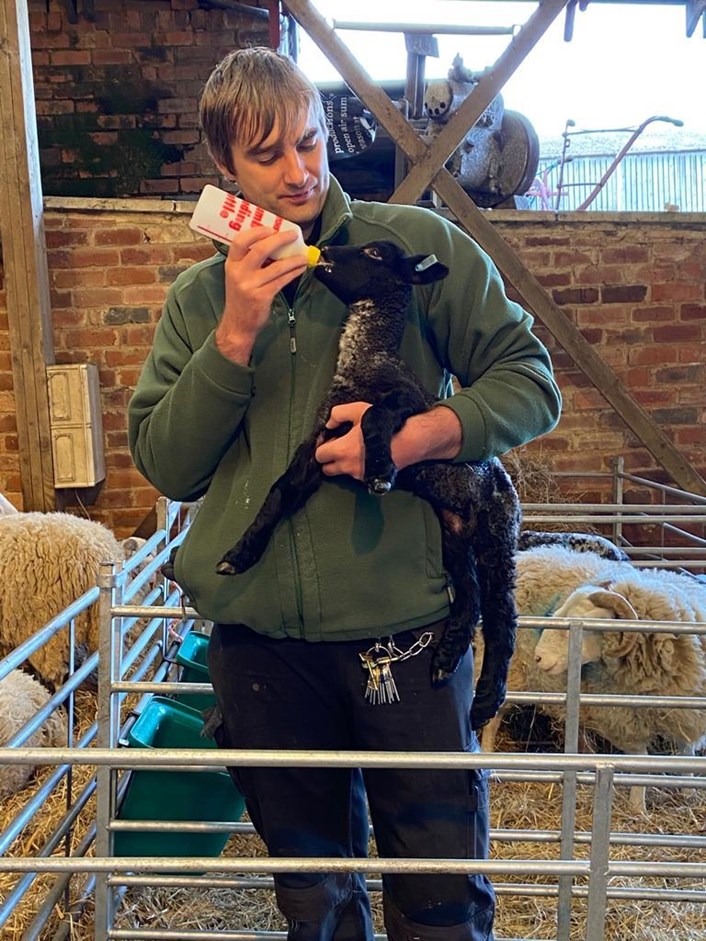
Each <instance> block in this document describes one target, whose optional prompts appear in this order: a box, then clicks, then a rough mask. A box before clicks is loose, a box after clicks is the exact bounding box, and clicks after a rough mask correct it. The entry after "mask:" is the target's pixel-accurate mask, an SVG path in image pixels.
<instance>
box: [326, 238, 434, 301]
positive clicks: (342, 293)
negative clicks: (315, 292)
mask: <svg viewBox="0 0 706 941" xmlns="http://www.w3.org/2000/svg"><path fill="white" fill-rule="evenodd" d="M448 273H449V269H448V268H447V267H446V265H442V264H441V262H439V261H437V260H436V258H435V257H434V256H433V255H405V254H404V253H403V251H402V249H401V248H400V247H399V246H398V245H396V244H395V243H394V242H368V244H367V245H329V246H327V247H326V248H324V249H323V251H322V252H321V258H320V259H319V263H318V264H317V266H316V267H315V269H314V275H315V276H316V277H317V278H318V279H319V281H321V282H322V284H325V285H326V287H327V288H329V290H331V291H333V293H334V294H335V295H336V297H338V298H339V299H340V300H342V301H343V302H344V304H354V303H355V302H356V301H362V300H371V301H373V303H380V302H382V301H384V300H385V298H387V297H389V296H390V295H391V294H392V293H394V292H395V291H397V290H398V289H400V288H404V289H407V287H408V285H412V284H431V283H432V282H433V281H440V280H441V279H442V278H445V277H446V275H447V274H448Z"/></svg>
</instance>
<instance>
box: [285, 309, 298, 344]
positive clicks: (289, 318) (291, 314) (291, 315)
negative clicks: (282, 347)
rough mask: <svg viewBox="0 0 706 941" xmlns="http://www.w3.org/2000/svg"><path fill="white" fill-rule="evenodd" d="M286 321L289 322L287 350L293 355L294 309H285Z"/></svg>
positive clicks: (294, 342)
mask: <svg viewBox="0 0 706 941" xmlns="http://www.w3.org/2000/svg"><path fill="white" fill-rule="evenodd" d="M287 323H288V324H289V352H290V353H292V355H294V353H296V352H297V337H296V327H297V318H296V317H295V316H294V311H293V310H292V308H291V307H290V308H289V310H288V311H287Z"/></svg>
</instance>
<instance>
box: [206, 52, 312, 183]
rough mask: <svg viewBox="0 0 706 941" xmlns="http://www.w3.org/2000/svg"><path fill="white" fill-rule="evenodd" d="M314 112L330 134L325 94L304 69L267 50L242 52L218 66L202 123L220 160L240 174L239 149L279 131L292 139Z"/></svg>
mask: <svg viewBox="0 0 706 941" xmlns="http://www.w3.org/2000/svg"><path fill="white" fill-rule="evenodd" d="M305 109H308V111H309V114H310V116H311V120H312V122H313V123H314V124H318V125H320V127H321V129H322V131H323V132H324V134H325V133H326V117H325V115H324V109H323V104H322V102H321V95H320V94H319V92H318V89H317V88H316V86H315V85H313V84H312V82H310V81H309V79H308V78H307V77H306V76H305V75H304V74H303V72H302V71H301V70H300V69H299V68H298V66H297V65H296V64H295V63H294V62H292V61H291V59H287V58H286V57H285V56H282V55H280V54H279V53H277V52H274V51H273V50H272V49H268V48H267V47H265V46H255V47H251V48H248V49H237V50H236V51H235V52H230V53H228V55H227V56H226V57H225V58H224V59H222V60H221V61H220V62H219V63H218V65H217V66H216V67H215V69H214V70H213V72H212V73H211V75H210V76H209V78H208V81H207V82H206V85H205V87H204V90H203V94H202V96H201V102H200V105H199V118H200V120H201V127H202V129H203V132H204V136H205V138H206V143H207V145H208V149H209V151H210V153H211V156H212V157H213V159H214V161H215V162H216V163H217V164H219V165H220V166H222V167H225V168H226V169H227V170H228V171H229V172H230V173H233V174H234V173H235V168H234V167H233V157H232V154H231V147H232V145H233V144H244V145H246V146H249V145H257V144H260V143H262V141H264V140H265V139H266V138H267V137H268V136H269V135H270V134H271V133H272V131H273V129H274V128H275V127H277V128H279V129H280V131H281V133H283V134H286V133H288V132H289V131H291V130H292V128H293V127H294V125H295V124H296V122H298V121H299V120H300V119H301V115H302V111H303V110H305Z"/></svg>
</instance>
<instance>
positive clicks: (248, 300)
mask: <svg viewBox="0 0 706 941" xmlns="http://www.w3.org/2000/svg"><path fill="white" fill-rule="evenodd" d="M295 239H296V232H292V231H291V230H290V231H285V232H274V231H273V230H272V229H268V228H266V227H265V226H257V227H255V228H253V229H248V230H247V231H245V232H239V233H238V234H237V235H236V236H235V237H234V238H233V241H232V242H231V244H230V247H229V249H228V257H227V258H226V263H225V306H224V309H223V317H222V318H221V321H220V323H219V324H218V327H217V328H216V334H215V336H216V346H217V347H218V349H219V350H220V351H221V353H222V354H223V355H224V356H225V357H226V358H227V359H230V360H233V362H235V363H241V364H242V365H247V363H248V361H249V359H250V354H251V352H252V348H253V345H254V343H255V339H256V338H257V335H258V333H259V332H260V331H261V330H262V328H263V327H264V326H265V324H266V323H267V321H268V320H269V318H270V310H271V307H272V301H273V300H274V298H275V295H276V294H277V293H278V292H279V291H281V290H282V288H283V287H284V286H285V285H286V284H289V282H290V281H292V280H294V278H296V277H298V276H299V275H301V274H302V273H303V272H304V270H305V269H306V256H305V255H292V256H291V257H289V258H280V259H278V260H277V261H272V260H271V257H270V256H271V254H272V252H276V251H277V249H278V248H282V247H283V246H284V245H288V244H289V243H290V242H293V241H295Z"/></svg>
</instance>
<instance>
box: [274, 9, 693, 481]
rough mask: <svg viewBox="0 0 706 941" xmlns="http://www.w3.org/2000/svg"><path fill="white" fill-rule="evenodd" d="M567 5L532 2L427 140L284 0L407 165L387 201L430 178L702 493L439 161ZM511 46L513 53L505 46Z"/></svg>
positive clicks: (673, 467)
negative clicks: (502, 45)
mask: <svg viewBox="0 0 706 941" xmlns="http://www.w3.org/2000/svg"><path fill="white" fill-rule="evenodd" d="M566 3H567V0H543V2H542V3H540V4H539V5H538V7H537V9H536V11H535V13H534V14H533V15H532V16H531V17H530V19H529V20H528V21H527V23H526V24H525V25H524V26H523V27H522V29H521V30H520V31H519V33H518V34H517V35H516V36H515V37H513V40H512V42H511V43H510V46H509V47H508V50H507V51H506V53H504V54H503V55H502V56H501V57H500V59H498V62H497V63H496V65H495V66H494V67H493V68H492V69H491V70H490V71H489V72H487V73H486V74H485V75H484V76H483V78H481V80H480V82H479V83H478V85H477V86H476V87H475V88H474V89H473V91H472V92H471V94H470V95H469V96H468V98H467V99H466V100H465V101H464V102H463V104H462V105H461V106H460V107H459V109H458V111H457V112H456V113H455V115H454V116H453V117H452V118H451V119H450V120H449V122H448V124H447V126H446V127H445V129H444V131H443V132H442V133H441V134H439V136H438V137H437V138H436V139H435V141H434V143H433V144H432V145H431V146H429V145H427V144H426V143H425V142H424V141H423V140H422V139H421V138H420V137H419V135H418V134H417V132H416V131H415V130H414V128H413V127H412V126H411V124H410V123H409V122H408V121H407V120H406V119H405V118H404V117H403V116H402V114H400V112H399V111H398V110H397V109H396V108H395V106H394V105H393V103H392V102H391V101H390V99H389V98H388V96H387V95H386V94H385V92H384V91H382V89H381V88H379V86H378V85H376V84H375V83H374V82H373V81H372V79H371V78H370V76H369V75H368V74H367V72H365V70H364V69H363V68H362V67H361V66H360V65H359V63H358V62H357V61H356V60H355V58H354V57H353V55H352V54H351V52H350V51H349V49H348V48H347V47H346V45H345V44H344V43H343V42H342V41H341V40H340V39H339V37H338V36H337V35H336V33H335V32H334V30H332V29H331V27H330V26H329V25H328V23H327V22H326V20H325V19H324V18H323V17H322V16H321V14H320V13H319V12H318V11H317V10H316V9H315V8H314V7H313V6H312V4H311V3H310V2H309V0H287V4H286V5H287V8H288V10H289V12H290V13H291V14H292V16H293V17H294V18H295V20H296V21H297V22H298V23H299V24H300V25H301V26H302V27H303V28H304V29H305V30H306V31H307V33H308V34H309V36H310V37H311V38H312V40H313V41H314V42H315V43H316V44H317V46H318V47H319V48H320V49H321V50H322V52H324V53H325V54H326V55H327V56H328V58H329V60H330V61H331V62H332V63H333V65H335V66H336V68H337V69H338V71H339V72H340V74H341V76H342V77H343V79H344V80H345V81H346V82H347V84H348V85H349V86H350V87H351V89H352V90H353V91H354V92H355V94H356V95H357V96H358V97H359V98H360V99H361V100H362V101H363V102H364V104H365V105H366V107H368V108H369V109H370V111H371V112H372V113H373V114H374V115H375V117H376V119H377V120H378V121H379V123H380V124H381V125H382V127H383V128H384V129H385V131H387V133H388V134H389V135H390V137H391V138H392V139H393V140H394V141H395V142H396V143H397V145H398V146H399V147H400V148H401V149H402V151H403V152H404V153H405V155H406V156H407V158H408V159H409V161H410V163H411V164H412V165H413V169H412V170H411V171H410V173H409V175H408V176H407V178H406V179H405V180H404V181H403V183H402V184H401V185H400V186H399V187H398V189H397V190H396V192H395V193H394V194H393V196H392V201H393V202H398V203H402V202H404V203H408V202H414V201H416V199H417V198H418V197H419V196H420V195H421V194H422V192H423V191H424V190H425V189H426V187H427V186H428V185H429V184H431V186H432V188H433V189H434V190H435V192H436V193H437V194H438V195H439V196H440V197H441V199H443V200H444V202H445V203H446V205H447V206H448V207H449V209H451V211H452V212H454V213H455V215H456V217H457V218H458V220H459V222H460V223H461V224H462V225H463V226H464V227H465V228H466V229H467V230H468V232H469V233H470V234H471V235H472V236H473V237H474V238H475V239H476V241H477V242H478V243H479V244H480V245H481V246H482V247H483V248H484V249H485V250H486V251H487V252H488V254H489V255H490V256H491V257H492V258H493V260H494V261H495V263H496V264H497V266H498V268H499V269H500V271H501V272H502V274H503V275H504V276H505V277H506V278H507V280H508V281H509V282H510V283H511V284H512V285H513V287H514V289H515V290H516V291H517V292H518V294H519V295H520V297H521V298H522V300H523V302H524V303H525V304H526V306H527V307H528V308H529V309H530V310H531V311H532V312H533V313H534V314H535V315H536V316H537V317H538V318H539V319H540V320H541V321H542V322H543V323H544V324H545V326H546V327H547V329H548V330H549V331H550V332H551V333H552V335H553V336H554V337H555V338H556V339H557V341H558V342H559V343H560V344H561V346H562V347H563V348H564V349H565V350H566V352H567V353H568V354H569V355H570V356H571V358H572V359H573V360H574V362H575V363H576V365H577V366H578V367H579V369H581V370H582V371H583V372H584V373H585V375H586V376H587V377H588V378H589V379H590V380H591V382H592V383H593V384H594V385H595V386H596V388H597V389H598V390H599V391H600V392H601V394H602V395H603V396H604V397H605V398H606V400H607V401H608V402H609V403H610V404H611V405H612V406H613V408H614V409H615V410H616V412H617V413H618V415H620V417H621V418H622V419H623V421H624V422H625V423H626V424H627V426H628V427H629V428H630V429H631V430H632V431H633V432H634V434H635V435H636V436H637V437H638V438H639V439H640V441H641V442H642V443H643V445H644V446H645V447H646V448H647V449H648V450H649V451H650V453H651V454H652V455H653V456H654V457H655V459H656V460H657V461H658V462H659V463H660V464H661V465H662V467H664V469H665V470H666V471H667V472H668V473H669V474H670V475H671V477H672V479H673V480H674V481H675V482H676V483H677V484H678V485H679V486H680V487H681V488H683V489H684V490H688V491H691V492H693V493H698V494H700V495H706V481H704V479H703V478H702V477H701V476H700V475H699V474H698V473H697V472H696V470H695V469H694V467H693V466H692V465H691V463H690V462H689V461H688V459H687V458H686V457H685V456H684V455H683V454H682V453H681V451H679V449H678V448H676V447H675V446H674V444H673V443H672V441H671V440H670V439H669V438H668V437H667V435H665V433H664V432H663V431H662V429H661V428H660V427H659V426H658V425H657V424H656V422H654V421H653V420H652V419H651V418H650V416H649V415H648V414H647V412H645V410H644V409H643V408H642V407H641V406H640V405H639V404H638V403H637V402H636V401H635V399H634V398H633V397H632V396H631V395H630V393H629V392H628V390H627V388H626V386H625V385H624V384H623V383H622V382H621V380H620V379H619V378H618V376H617V375H616V374H615V372H614V371H613V370H612V369H611V368H610V367H609V366H608V364H607V363H606V362H605V361H604V360H603V359H602V358H601V357H600V356H599V355H598V354H597V353H596V352H595V350H594V349H593V347H592V346H591V345H590V343H588V341H587V340H586V339H585V338H584V336H583V335H582V333H581V332H580V331H579V330H578V329H577V328H576V327H574V325H573V324H571V323H570V322H569V321H568V320H567V318H566V315H565V313H564V311H563V310H562V309H561V308H560V307H559V306H558V304H556V303H555V301H554V300H553V298H551V297H550V295H549V294H547V292H546V291H545V290H544V288H543V287H542V286H541V284H540V283H539V282H538V281H537V279H536V278H535V277H534V276H533V275H532V273H531V272H530V271H529V269H528V268H526V267H525V265H524V264H523V263H522V262H521V261H520V259H519V258H518V257H517V255H516V253H515V252H514V251H513V250H512V248H511V247H510V246H509V245H508V244H507V242H506V241H505V240H504V239H503V238H502V236H501V235H499V234H498V232H497V231H496V230H495V229H494V227H493V226H492V225H491V223H490V222H488V221H487V219H486V218H485V217H484V215H483V213H482V212H481V211H480V210H479V209H478V208H477V207H476V205H475V204H474V203H473V201H472V200H471V198H470V197H469V196H468V194H467V193H466V192H465V191H464V190H463V189H462V188H461V186H460V185H459V184H458V183H457V181H456V180H454V178H453V177H452V176H451V174H450V173H449V172H448V170H446V168H445V167H444V163H445V161H446V159H447V158H448V156H449V154H450V153H452V151H453V150H454V149H455V147H456V146H457V145H458V143H460V141H461V140H462V138H463V136H464V135H465V133H466V132H467V130H468V128H469V127H471V126H472V124H473V123H475V121H476V120H477V119H478V117H480V115H481V114H482V113H483V111H484V110H485V108H486V107H487V106H488V105H489V104H490V101H491V100H492V98H493V97H494V96H495V95H496V94H497V92H498V91H499V90H500V88H501V87H502V86H503V85H504V83H505V82H506V81H507V79H508V78H509V77H510V75H512V73H513V72H514V71H515V69H516V68H517V66H518V65H519V64H520V62H521V61H522V60H523V59H524V57H525V56H526V55H527V54H528V53H529V51H530V50H531V49H532V48H533V46H534V45H535V44H536V42H537V41H538V40H539V39H540V38H541V36H542V35H543V34H544V32H546V30H547V29H548V27H549V26H550V25H551V23H552V22H553V20H554V19H555V18H556V17H557V16H558V15H559V13H561V11H562V9H564V7H565V6H566ZM513 49H514V51H511V50H513ZM464 122H465V123H464ZM439 168H441V169H439Z"/></svg>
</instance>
